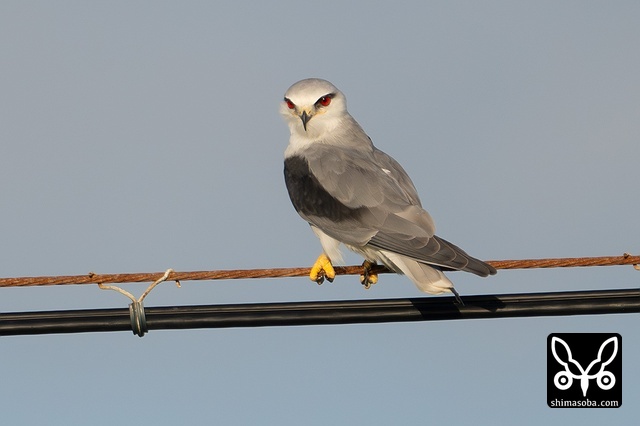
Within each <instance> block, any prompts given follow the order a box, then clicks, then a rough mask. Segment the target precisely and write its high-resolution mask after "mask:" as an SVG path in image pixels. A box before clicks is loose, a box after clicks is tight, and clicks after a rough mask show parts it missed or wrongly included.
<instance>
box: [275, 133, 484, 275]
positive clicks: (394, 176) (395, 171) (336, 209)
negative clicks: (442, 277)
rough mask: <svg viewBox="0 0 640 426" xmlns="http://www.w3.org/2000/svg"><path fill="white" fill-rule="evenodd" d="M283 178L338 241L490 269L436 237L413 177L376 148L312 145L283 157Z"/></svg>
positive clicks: (299, 204)
mask: <svg viewBox="0 0 640 426" xmlns="http://www.w3.org/2000/svg"><path fill="white" fill-rule="evenodd" d="M285 181H286V184H287V189H288V191H289V195H290V197H291V201H292V203H293V205H294V207H295V208H296V210H297V211H298V213H299V214H300V215H301V216H302V217H303V218H304V219H305V220H307V222H309V223H310V224H312V225H314V226H316V227H318V228H319V229H321V230H322V231H323V232H324V233H326V234H327V235H329V236H331V237H332V238H335V239H337V240H338V241H341V242H343V243H345V244H348V245H352V246H356V247H364V246H371V247H374V248H377V249H381V250H388V251H392V252H394V253H398V254H401V255H404V256H408V257H410V258H412V259H415V260H417V261H419V262H423V263H428V264H431V265H436V266H439V267H441V268H442V269H461V270H468V271H469V272H473V273H476V274H479V275H487V274H488V273H490V272H491V271H490V270H488V269H487V266H488V265H486V264H484V263H483V262H481V261H478V260H476V259H473V258H472V257H470V256H469V255H467V254H466V253H465V252H464V251H463V250H461V249H460V248H458V247H456V246H455V245H453V244H451V243H448V242H447V241H445V240H443V239H441V238H438V237H437V236H435V235H434V232H435V226H434V223H433V219H432V218H431V216H430V215H429V213H427V212H426V211H425V210H424V209H423V208H422V207H421V205H420V199H419V197H418V194H417V191H416V189H415V187H414V185H413V183H412V182H411V179H410V178H409V176H408V175H407V173H406V172H405V171H404V169H403V168H402V166H400V164H398V162H396V161H395V160H394V159H393V158H391V157H390V156H388V155H387V154H385V153H384V152H382V151H380V150H377V149H375V148H372V149H349V148H342V147H341V148H337V147H335V146H334V147H331V146H327V145H324V144H315V145H314V146H312V147H309V148H308V149H306V150H305V152H304V157H302V156H292V157H289V158H287V159H285Z"/></svg>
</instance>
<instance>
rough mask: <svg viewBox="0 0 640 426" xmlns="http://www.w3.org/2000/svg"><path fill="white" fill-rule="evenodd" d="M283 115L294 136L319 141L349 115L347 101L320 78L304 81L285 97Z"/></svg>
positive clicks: (296, 84)
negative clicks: (318, 139)
mask: <svg viewBox="0 0 640 426" xmlns="http://www.w3.org/2000/svg"><path fill="white" fill-rule="evenodd" d="M280 114H282V116H283V117H284V119H285V120H286V121H287V124H288V125H289V129H290V130H291V134H292V135H293V134H297V135H299V136H302V137H305V138H318V137H320V136H322V135H324V134H326V133H327V132H329V131H331V129H333V128H335V127H336V126H337V125H338V124H339V123H340V121H341V120H342V119H343V118H344V117H345V116H346V115H347V101H346V99H345V97H344V95H343V94H342V92H340V90H338V88H336V87H335V86H334V85H333V84H331V83H329V82H328V81H326V80H321V79H319V78H309V79H306V80H301V81H299V82H297V83H295V84H294V85H293V86H291V87H290V88H289V89H288V90H287V92H286V93H285V94H284V99H283V101H282V103H281V105H280Z"/></svg>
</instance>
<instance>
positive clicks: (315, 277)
mask: <svg viewBox="0 0 640 426" xmlns="http://www.w3.org/2000/svg"><path fill="white" fill-rule="evenodd" d="M335 277H336V271H334V270H333V265H332V264H331V259H329V258H328V257H327V256H326V255H325V254H321V255H320V256H318V259H317V260H316V263H314V264H313V266H312V267H311V272H310V273H309V278H311V281H315V282H317V283H318V285H320V284H322V283H323V282H324V279H325V278H326V279H327V280H329V282H333V279H334V278H335Z"/></svg>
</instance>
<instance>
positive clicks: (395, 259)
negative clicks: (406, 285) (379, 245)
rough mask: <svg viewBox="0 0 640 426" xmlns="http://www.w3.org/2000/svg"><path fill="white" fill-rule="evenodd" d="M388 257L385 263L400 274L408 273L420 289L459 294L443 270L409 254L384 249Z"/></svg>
mask: <svg viewBox="0 0 640 426" xmlns="http://www.w3.org/2000/svg"><path fill="white" fill-rule="evenodd" d="M382 254H383V255H384V256H385V257H386V259H385V260H388V261H389V264H387V262H384V263H385V265H386V266H387V267H388V268H390V269H392V270H394V271H395V272H397V273H399V274H404V275H406V276H407V277H408V278H409V279H410V280H411V281H413V283H414V284H415V285H416V287H418V290H420V291H422V292H425V293H430V294H442V293H453V294H454V295H456V296H457V293H456V291H455V289H454V288H453V283H452V282H451V281H450V280H449V278H447V277H446V276H445V275H444V274H443V273H442V271H439V270H437V269H435V268H432V267H431V266H429V265H426V264H424V263H420V262H417V261H415V260H413V259H411V258H409V257H407V256H402V255H399V254H396V253H392V252H389V251H386V250H382Z"/></svg>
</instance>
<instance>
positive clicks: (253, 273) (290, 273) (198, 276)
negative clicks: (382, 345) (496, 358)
mask: <svg viewBox="0 0 640 426" xmlns="http://www.w3.org/2000/svg"><path fill="white" fill-rule="evenodd" d="M487 263H489V264H490V265H492V266H493V267H494V268H496V269H530V268H573V267H585V266H619V265H634V267H636V269H638V267H637V265H639V264H640V256H632V255H630V254H628V253H625V254H623V255H622V256H603V257H573V258H555V259H522V260H492V261H488V262H487ZM309 271H310V268H268V269H230V270H217V271H191V272H175V271H174V272H171V273H170V274H169V276H168V278H167V281H195V280H230V279H250V278H284V277H301V276H307V275H309ZM335 271H336V274H337V275H359V274H361V273H362V266H345V267H335ZM372 272H375V273H386V272H389V271H388V270H387V269H386V268H385V267H384V266H376V267H374V268H373V269H372ZM163 274H164V272H149V273H129V274H94V273H92V272H90V273H88V274H86V275H66V276H41V277H18V278H0V287H29V286H45V285H70V284H113V283H138V282H153V281H155V280H157V279H158V278H160V277H161V276H162V275H163Z"/></svg>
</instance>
